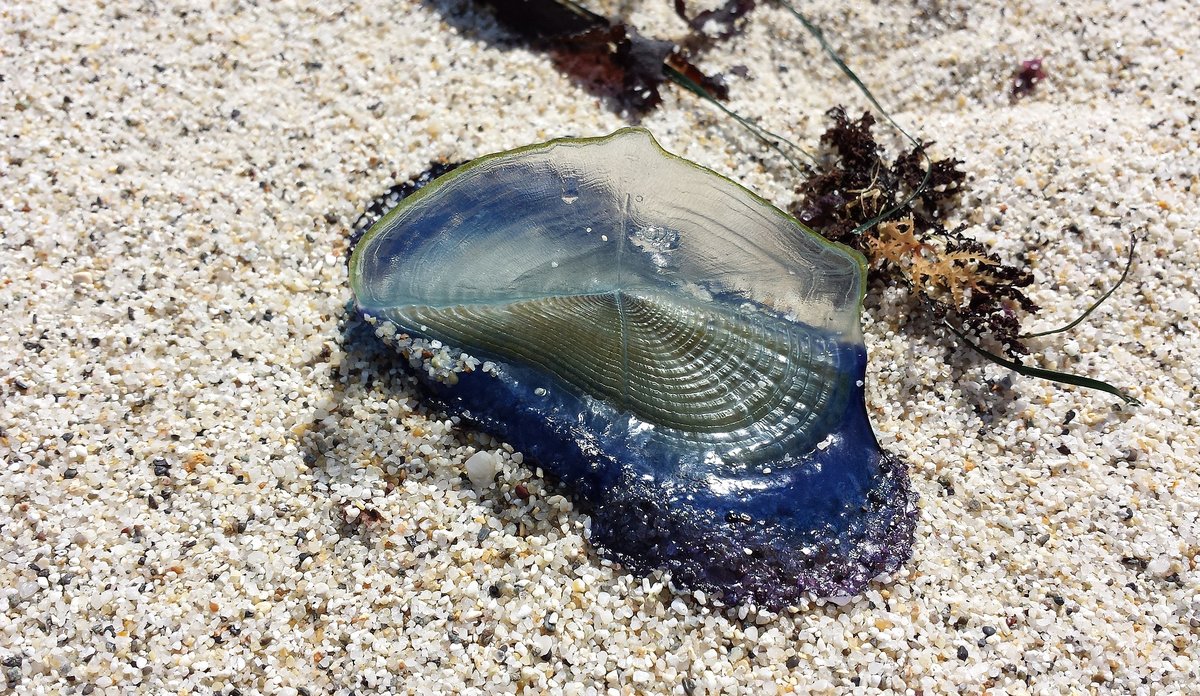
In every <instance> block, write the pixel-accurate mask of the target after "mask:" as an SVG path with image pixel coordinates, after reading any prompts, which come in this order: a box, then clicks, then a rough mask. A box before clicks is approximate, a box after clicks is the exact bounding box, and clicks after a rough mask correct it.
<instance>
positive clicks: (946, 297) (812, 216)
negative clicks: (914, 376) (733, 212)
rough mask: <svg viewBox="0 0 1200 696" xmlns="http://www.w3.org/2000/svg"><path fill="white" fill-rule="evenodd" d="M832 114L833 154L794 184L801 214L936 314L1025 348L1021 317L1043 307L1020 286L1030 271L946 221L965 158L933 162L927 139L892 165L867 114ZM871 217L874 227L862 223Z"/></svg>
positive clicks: (1013, 351) (1019, 351) (1020, 351)
mask: <svg viewBox="0 0 1200 696" xmlns="http://www.w3.org/2000/svg"><path fill="white" fill-rule="evenodd" d="M828 115H829V117H830V119H831V120H832V121H833V124H832V125H831V126H830V127H829V129H828V130H826V131H825V133H824V135H822V136H821V142H822V144H823V145H825V146H826V147H827V148H828V153H827V156H826V157H825V158H824V159H823V160H822V161H821V163H820V164H819V165H818V167H817V168H816V169H813V170H811V171H810V172H809V174H808V176H807V178H805V179H804V180H803V181H802V182H801V184H800V186H799V187H798V193H799V194H800V201H799V203H798V204H797V205H796V206H795V208H794V210H793V212H794V213H795V214H796V217H797V218H799V219H800V221H801V222H803V223H805V224H806V225H808V226H809V227H812V228H813V229H814V230H816V231H817V232H820V233H821V234H822V235H824V236H825V237H827V238H829V239H832V240H834V241H837V242H841V243H843V244H846V245H849V246H851V247H853V248H855V249H858V250H859V251H861V252H862V253H863V254H864V255H865V256H866V257H867V259H868V260H869V261H870V264H871V267H872V268H873V269H877V270H878V272H881V273H883V274H884V276H885V277H888V278H891V279H896V280H899V281H901V282H903V283H905V284H906V285H908V286H909V287H911V288H912V289H913V290H914V291H916V292H917V294H918V295H919V296H920V297H921V299H922V300H923V301H924V302H925V303H926V304H927V305H928V306H929V308H930V310H931V311H932V313H933V315H934V317H935V318H936V319H938V320H948V321H951V322H953V323H954V324H955V325H957V326H960V327H961V328H962V329H963V330H964V331H965V333H967V334H969V335H970V336H972V337H974V338H975V339H976V340H979V339H982V338H990V339H991V340H994V341H996V342H997V343H999V344H1001V345H1002V346H1003V348H1004V351H1005V352H1006V353H1007V354H1008V355H1009V356H1012V357H1018V356H1021V355H1027V354H1028V353H1029V349H1028V347H1026V345H1025V344H1024V342H1023V341H1022V340H1021V319H1022V317H1023V316H1024V315H1026V314H1028V313H1031V312H1036V311H1037V309H1038V307H1037V305H1036V304H1034V303H1033V302H1032V301H1030V300H1029V298H1028V297H1026V296H1025V294H1024V293H1023V292H1022V290H1021V288H1025V287H1028V286H1029V285H1030V284H1031V283H1032V282H1033V275H1032V274H1031V273H1030V272H1029V271H1027V270H1024V269H1020V268H1016V267H1014V266H1009V265H1007V264H1005V263H1003V262H1002V261H1001V260H1000V259H999V257H997V256H996V255H994V254H992V253H990V252H989V251H988V250H987V248H986V247H984V246H983V245H982V244H980V243H979V242H976V241H974V240H972V239H970V238H968V237H966V236H965V235H964V234H963V231H962V229H961V228H960V229H954V230H951V229H947V228H946V227H945V226H944V225H943V223H942V221H941V220H942V218H943V217H944V215H945V213H946V211H947V210H949V209H950V208H951V207H952V206H953V205H955V204H956V203H957V202H958V200H959V194H960V193H961V192H962V187H963V182H964V181H965V179H966V173H965V172H963V171H962V170H961V169H959V165H961V164H962V162H961V161H959V160H957V159H943V160H936V161H933V162H931V163H930V164H928V165H927V164H926V162H927V161H928V158H927V157H926V152H925V151H926V149H927V148H928V146H929V145H930V143H918V144H917V145H915V146H914V147H913V148H912V149H911V150H910V151H908V152H906V153H903V154H901V155H900V156H899V157H897V158H895V159H894V160H892V161H891V162H890V163H889V162H888V161H886V160H885V158H884V152H883V149H882V148H881V147H880V145H879V144H878V143H877V142H876V141H875V138H874V136H873V134H872V133H871V128H872V126H873V125H874V124H875V118H874V117H873V116H872V115H871V114H870V113H864V114H863V115H862V116H861V117H860V118H859V119H857V120H851V119H850V118H849V117H848V116H847V115H846V112H845V110H844V109H842V108H841V107H838V108H835V109H832V110H830V111H829V112H828ZM927 170H928V175H927ZM922 183H924V186H922ZM881 216H882V219H877V218H880V217H881ZM870 221H875V224H873V225H871V226H869V227H868V228H866V229H865V230H862V229H861V227H862V225H863V224H864V223H868V222H870Z"/></svg>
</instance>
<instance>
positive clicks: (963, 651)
mask: <svg viewBox="0 0 1200 696" xmlns="http://www.w3.org/2000/svg"><path fill="white" fill-rule="evenodd" d="M967 654H968V653H967V646H965V645H960V646H958V659H960V660H965V659H967Z"/></svg>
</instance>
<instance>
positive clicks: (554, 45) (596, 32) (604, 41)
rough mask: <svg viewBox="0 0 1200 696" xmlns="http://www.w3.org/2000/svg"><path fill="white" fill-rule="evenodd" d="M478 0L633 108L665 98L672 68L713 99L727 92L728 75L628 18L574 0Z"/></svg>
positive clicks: (569, 69) (509, 25)
mask: <svg viewBox="0 0 1200 696" xmlns="http://www.w3.org/2000/svg"><path fill="white" fill-rule="evenodd" d="M477 2H479V4H482V5H486V6H489V7H491V8H492V10H493V12H494V13H495V16H496V19H497V21H499V22H500V23H501V24H502V25H503V26H504V27H506V28H507V29H509V30H510V31H513V32H515V33H516V34H518V35H519V36H521V37H523V38H525V39H526V40H528V41H530V42H531V44H532V45H533V46H535V47H538V48H541V49H542V50H545V51H548V52H550V53H551V54H553V55H554V57H555V64H556V65H557V66H558V67H559V69H560V70H563V71H564V72H566V73H568V74H572V75H574V76H575V77H577V78H580V79H583V80H596V81H599V82H600V83H602V84H604V85H606V86H608V87H609V88H610V89H611V90H612V91H614V92H615V93H616V94H617V96H618V99H619V100H620V102H621V104H622V105H623V106H625V107H626V108H629V109H631V110H633V111H636V112H644V111H648V110H650V109H652V108H654V107H656V106H658V105H659V104H660V103H661V102H662V94H661V93H660V92H659V87H660V85H662V83H663V82H664V81H665V80H667V79H668V77H669V74H668V70H669V69H670V68H674V70H675V71H678V72H679V73H682V74H685V75H687V76H688V77H689V78H690V79H691V80H692V81H693V82H695V83H696V84H697V85H699V86H700V87H701V88H702V89H703V90H704V92H705V93H706V94H707V96H709V97H711V98H713V99H725V98H726V96H727V95H728V89H727V87H726V86H725V83H724V81H723V80H721V79H719V78H716V77H711V76H708V75H706V74H705V73H704V72H703V71H701V70H700V69H699V68H697V67H696V66H695V65H693V64H692V62H691V61H690V60H689V59H688V58H687V57H686V56H685V55H684V52H683V51H682V50H681V49H680V48H679V47H678V46H676V45H675V44H674V43H673V42H671V41H665V40H661V39H654V38H650V37H646V36H643V35H642V34H640V33H639V32H638V31H637V29H636V28H634V27H633V26H631V25H629V24H627V23H625V22H616V21H612V20H609V19H608V18H606V17H603V16H601V15H598V14H596V13H594V12H592V11H590V10H588V9H587V8H585V7H583V6H581V5H578V4H576V3H573V2H569V0H477Z"/></svg>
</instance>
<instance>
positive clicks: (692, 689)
mask: <svg viewBox="0 0 1200 696" xmlns="http://www.w3.org/2000/svg"><path fill="white" fill-rule="evenodd" d="M683 693H685V694H687V696H692V694H694V693H696V682H695V680H693V679H692V678H691V677H684V678H683Z"/></svg>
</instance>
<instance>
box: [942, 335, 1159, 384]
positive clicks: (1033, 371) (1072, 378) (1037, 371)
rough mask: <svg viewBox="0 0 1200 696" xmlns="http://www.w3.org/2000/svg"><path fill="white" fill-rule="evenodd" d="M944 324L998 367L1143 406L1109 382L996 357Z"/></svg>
mask: <svg viewBox="0 0 1200 696" xmlns="http://www.w3.org/2000/svg"><path fill="white" fill-rule="evenodd" d="M942 324H944V325H945V326H946V328H947V329H950V331H951V332H952V333H953V334H954V335H955V336H958V338H959V340H961V341H962V342H963V343H965V344H967V346H968V347H970V349H971V350H973V351H975V352H976V353H978V354H979V355H981V356H983V357H984V358H987V359H988V360H991V361H992V362H994V363H996V364H997V365H1000V366H1001V367H1006V368H1008V369H1010V370H1012V371H1013V372H1016V373H1017V374H1019V375H1024V376H1026V377H1037V378H1039V379H1046V380H1050V381H1051V382H1058V383H1060V384H1071V385H1074V386H1077V387H1085V388H1087V389H1097V390H1099V391H1102V392H1107V393H1109V394H1112V395H1113V396H1116V397H1117V398H1119V399H1121V400H1122V401H1124V402H1125V403H1126V404H1129V405H1130V406H1141V405H1142V402H1140V401H1138V400H1137V399H1135V398H1133V397H1132V396H1129V395H1128V394H1126V393H1125V392H1123V391H1121V390H1120V389H1118V388H1117V387H1114V386H1113V385H1111V384H1109V383H1108V382H1102V381H1100V380H1098V379H1092V378H1091V377H1084V376H1082V375H1075V374H1071V373H1070V372H1059V371H1058V370H1047V369H1045V368H1042V367H1031V366H1029V365H1022V364H1021V363H1019V362H1016V361H1015V360H1009V359H1008V358H1005V357H1003V356H1000V355H996V354H995V353H993V352H991V351H989V350H987V349H986V348H983V347H981V346H979V345H978V344H976V343H975V342H974V341H972V340H971V339H970V338H967V335H966V334H964V333H963V332H961V331H959V330H958V329H956V328H955V327H954V325H953V324H951V323H950V322H948V321H946V320H944V319H943V320H942Z"/></svg>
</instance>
